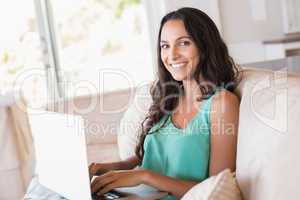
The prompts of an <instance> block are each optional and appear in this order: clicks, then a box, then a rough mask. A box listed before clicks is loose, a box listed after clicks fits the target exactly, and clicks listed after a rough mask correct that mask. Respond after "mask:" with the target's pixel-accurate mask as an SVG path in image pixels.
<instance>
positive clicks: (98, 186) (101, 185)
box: [91, 176, 118, 193]
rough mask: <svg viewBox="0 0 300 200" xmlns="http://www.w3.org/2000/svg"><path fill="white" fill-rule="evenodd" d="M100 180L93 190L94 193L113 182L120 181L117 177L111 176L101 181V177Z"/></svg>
mask: <svg viewBox="0 0 300 200" xmlns="http://www.w3.org/2000/svg"><path fill="white" fill-rule="evenodd" d="M98 178H99V179H98V180H97V182H96V183H95V184H94V185H93V186H92V188H91V191H92V193H95V192H97V191H99V190H100V189H101V188H103V187H105V186H106V185H108V184H111V183H112V182H114V181H115V180H117V179H118V177H117V176H109V177H107V178H105V179H100V177H98Z"/></svg>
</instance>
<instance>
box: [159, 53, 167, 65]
mask: <svg viewBox="0 0 300 200" xmlns="http://www.w3.org/2000/svg"><path fill="white" fill-rule="evenodd" d="M160 59H161V61H162V62H163V63H164V65H166V64H167V63H166V62H167V56H166V55H165V53H161V54H160Z"/></svg>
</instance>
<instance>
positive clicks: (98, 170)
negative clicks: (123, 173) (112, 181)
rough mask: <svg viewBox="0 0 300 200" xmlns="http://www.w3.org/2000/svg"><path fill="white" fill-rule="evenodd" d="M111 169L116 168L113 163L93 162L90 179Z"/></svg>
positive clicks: (90, 167)
mask: <svg viewBox="0 0 300 200" xmlns="http://www.w3.org/2000/svg"><path fill="white" fill-rule="evenodd" d="M111 170H115V167H114V166H113V165H112V164H111V163H92V164H91V165H90V166H89V174H90V180H91V179H92V177H93V176H96V175H98V176H99V175H102V174H104V173H106V172H109V171H111Z"/></svg>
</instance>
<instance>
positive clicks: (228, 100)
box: [211, 90, 240, 113]
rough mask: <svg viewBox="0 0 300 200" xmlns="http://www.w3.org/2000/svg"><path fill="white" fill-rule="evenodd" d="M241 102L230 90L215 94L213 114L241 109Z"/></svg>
mask: <svg viewBox="0 0 300 200" xmlns="http://www.w3.org/2000/svg"><path fill="white" fill-rule="evenodd" d="M239 104H240V100H239V98H238V96H237V95H236V94H234V93H233V92H230V91H228V90H222V91H220V92H218V93H216V94H215V96H214V97H213V100H212V108H211V111H212V113H216V112H217V113H220V112H221V113H224V112H226V111H231V112H232V111H235V110H238V109H239Z"/></svg>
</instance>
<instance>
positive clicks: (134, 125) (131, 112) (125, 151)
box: [118, 84, 152, 160]
mask: <svg viewBox="0 0 300 200" xmlns="http://www.w3.org/2000/svg"><path fill="white" fill-rule="evenodd" d="M149 91H150V85H149V84H145V85H143V86H140V87H138V88H137V89H136V93H135V96H134V98H133V101H132V103H131V104H130V106H129V107H128V109H127V111H126V112H125V113H124V115H123V117H122V119H121V121H120V126H119V130H118V147H119V154H120V158H121V160H125V159H127V158H129V157H131V156H133V155H134V154H135V147H136V145H137V143H138V141H139V136H140V133H141V131H142V129H141V128H142V126H141V124H142V121H143V120H144V119H145V117H146V114H147V111H148V109H149V107H150V104H151V102H152V100H151V96H150V93H149Z"/></svg>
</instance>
